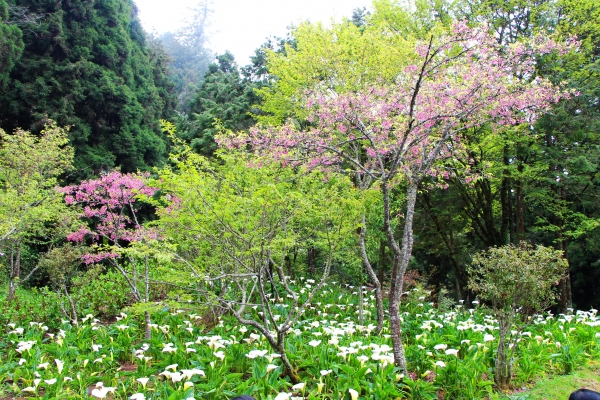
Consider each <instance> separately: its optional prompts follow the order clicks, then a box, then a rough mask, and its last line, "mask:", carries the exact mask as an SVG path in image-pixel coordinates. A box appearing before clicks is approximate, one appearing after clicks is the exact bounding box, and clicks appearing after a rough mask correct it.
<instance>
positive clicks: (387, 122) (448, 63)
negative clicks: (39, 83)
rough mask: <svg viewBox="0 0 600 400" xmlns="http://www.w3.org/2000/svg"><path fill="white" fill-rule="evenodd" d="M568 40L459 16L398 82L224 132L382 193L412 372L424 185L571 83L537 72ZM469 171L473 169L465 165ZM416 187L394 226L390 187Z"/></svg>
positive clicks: (402, 362)
mask: <svg viewBox="0 0 600 400" xmlns="http://www.w3.org/2000/svg"><path fill="white" fill-rule="evenodd" d="M567 47H568V46H564V45H559V44H557V43H555V42H553V41H552V40H549V39H547V38H542V37H534V38H532V39H531V40H530V41H529V42H523V43H514V44H511V45H510V46H505V47H501V46H500V45H499V44H498V43H497V41H496V40H495V39H494V38H493V37H492V36H491V35H489V34H488V33H487V32H486V31H485V30H483V29H472V28H469V27H467V25H466V24H464V23H457V24H456V25H455V26H454V29H453V32H452V34H450V35H448V36H445V37H440V38H431V40H429V41H428V42H423V43H418V44H417V45H416V47H415V53H414V59H413V61H414V62H412V63H410V64H409V65H407V67H405V68H404V70H403V73H402V74H400V75H399V76H398V77H397V79H396V83H395V84H394V85H391V86H386V87H372V88H368V89H365V90H363V91H361V92H359V93H334V92H331V91H329V92H322V91H319V89H318V88H316V89H315V90H313V91H312V92H310V93H307V95H306V106H307V107H308V109H309V121H310V122H311V124H312V125H311V126H310V127H309V128H308V129H304V130H299V129H297V128H296V126H294V125H293V124H292V123H290V124H287V125H285V126H281V127H266V128H265V127H257V128H254V129H251V130H250V131H249V132H248V133H245V134H243V135H239V134H238V135H232V134H230V135H227V136H222V137H220V138H219V139H218V141H219V143H220V145H222V146H226V147H246V146H250V147H251V148H253V149H254V150H256V151H259V152H263V153H265V154H267V155H270V156H271V157H274V158H276V159H279V160H281V161H282V162H285V163H292V164H305V165H309V166H312V167H315V168H317V167H318V168H328V169H336V168H337V169H340V170H345V171H348V170H350V171H352V173H353V174H354V177H355V182H356V184H357V186H359V187H360V188H362V189H366V188H369V187H372V186H373V185H377V187H378V188H379V190H380V192H381V196H382V200H383V208H382V210H381V212H382V217H383V221H384V230H385V233H386V236H387V238H388V242H389V246H390V248H391V249H392V251H393V255H394V257H393V265H392V277H391V287H390V292H389V315H390V332H391V335H392V342H393V348H394V357H395V363H396V365H398V366H399V367H400V368H401V369H403V370H404V371H405V372H406V359H405V356H404V349H403V346H402V337H401V327H400V322H401V321H400V316H399V311H398V310H399V305H400V296H401V293H402V285H403V278H404V274H405V272H406V268H407V266H408V263H409V260H410V256H411V253H412V247H413V229H412V224H413V215H414V208H415V202H416V198H417V186H418V184H419V183H420V182H421V181H422V180H423V179H424V178H426V177H428V176H433V177H443V176H445V175H446V174H449V173H450V172H449V171H450V170H451V169H447V168H444V165H446V166H447V165H449V164H452V158H453V156H455V155H456V154H457V152H464V150H465V149H464V148H463V146H462V144H461V135H462V134H463V133H464V132H465V131H467V130H469V129H472V128H474V127H479V126H484V125H487V126H492V127H499V126H503V125H504V126H507V125H508V126H512V125H516V124H531V123H533V122H534V121H535V120H536V118H537V117H538V116H539V115H540V114H541V113H543V112H544V111H545V110H547V109H548V107H550V105H551V104H552V103H554V102H556V101H558V100H559V99H560V98H561V97H565V96H568V95H569V94H568V93H566V92H565V91H561V90H560V89H558V88H556V87H554V86H553V85H552V84H551V83H550V82H548V81H546V80H544V79H540V78H539V77H537V76H536V74H535V68H536V57H539V56H541V55H544V54H547V53H550V52H554V51H558V52H565V51H567ZM462 172H463V173H466V174H467V176H468V172H469V171H462ZM399 183H403V184H404V185H405V187H406V211H405V212H404V215H403V216H397V217H399V218H403V224H404V228H403V233H402V237H401V238H397V237H396V236H395V234H394V230H393V229H392V219H393V218H396V216H394V215H392V211H391V208H390V195H391V190H392V188H393V187H394V186H396V185H398V184H399Z"/></svg>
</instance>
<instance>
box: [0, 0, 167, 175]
mask: <svg viewBox="0 0 600 400" xmlns="http://www.w3.org/2000/svg"><path fill="white" fill-rule="evenodd" d="M16 6H17V7H21V8H23V7H25V8H26V9H27V10H28V11H29V12H32V13H38V14H43V15H44V18H43V19H42V20H41V21H40V23H39V25H36V24H29V25H27V29H23V32H24V35H23V41H24V44H25V47H24V51H23V53H22V55H21V57H20V58H19V60H18V61H17V63H16V65H15V67H14V68H13V69H12V71H11V73H10V76H9V78H8V82H7V83H6V85H5V89H4V90H2V91H1V92H0V108H1V109H2V110H3V111H2V114H1V115H0V127H2V128H4V129H5V130H12V129H14V128H15V127H16V126H22V127H31V129H32V131H33V132H37V131H39V130H40V129H41V127H43V122H44V121H45V120H46V118H47V116H48V117H50V118H52V119H54V120H56V121H57V123H58V124H59V125H71V126H72V129H71V130H70V138H71V143H72V145H73V147H74V148H75V153H76V157H75V165H76V167H77V169H79V170H80V174H79V175H80V176H82V175H86V174H90V173H94V172H98V171H100V170H106V169H110V168H112V167H113V166H115V165H119V166H121V168H122V169H123V170H124V171H132V170H136V169H138V168H140V169H146V168H148V167H149V166H151V165H155V164H157V163H160V162H161V161H162V160H164V157H165V152H166V145H165V140H164V137H163V135H162V132H161V131H160V127H159V125H158V120H159V119H160V118H161V117H164V116H166V115H167V114H168V113H169V110H171V109H172V108H173V98H172V97H171V95H170V87H169V84H168V83H167V81H165V80H164V79H162V77H163V76H164V74H165V68H166V66H165V65H164V64H162V63H161V62H159V61H160V58H155V57H154V54H155V53H154V50H153V49H152V48H151V47H149V46H148V43H147V42H146V38H145V34H144V32H143V30H142V27H141V25H140V23H139V20H138V19H137V17H136V13H137V10H136V8H135V5H134V3H133V2H132V1H131V0H107V1H97V0H94V1H85V0H74V1H70V2H51V1H47V0H18V1H16Z"/></svg>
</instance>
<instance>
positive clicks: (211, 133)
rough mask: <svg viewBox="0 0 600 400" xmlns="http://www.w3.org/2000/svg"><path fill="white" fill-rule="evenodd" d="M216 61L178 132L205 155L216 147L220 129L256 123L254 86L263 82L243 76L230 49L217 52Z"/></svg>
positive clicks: (244, 126)
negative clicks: (219, 53)
mask: <svg viewBox="0 0 600 400" xmlns="http://www.w3.org/2000/svg"><path fill="white" fill-rule="evenodd" d="M216 61H217V62H216V63H213V64H211V65H210V67H209V68H208V72H207V73H206V75H205V77H204V81H203V82H202V84H201V85H200V88H199V89H198V91H197V93H196V97H195V98H194V100H193V102H192V103H191V105H190V115H189V116H188V117H187V118H186V119H185V120H184V121H181V122H183V123H181V122H180V127H179V130H180V132H179V136H180V137H181V138H183V139H185V140H187V141H189V142H190V144H191V146H192V148H193V149H194V150H195V151H196V152H198V153H200V154H203V155H212V154H213V153H214V151H215V150H216V148H217V145H216V143H215V140H214V137H215V135H216V134H217V132H218V131H219V129H228V130H233V131H242V130H246V129H248V128H249V127H251V126H252V125H254V119H253V118H252V116H251V114H252V112H253V111H254V112H257V110H256V109H255V107H254V104H255V103H257V102H258V101H259V99H258V97H257V95H256V94H255V92H254V88H256V87H258V86H260V85H261V84H260V82H253V81H252V80H250V79H248V78H243V77H242V76H241V75H240V72H239V69H238V66H237V64H236V62H235V59H234V57H233V55H232V54H231V53H229V52H226V53H225V54H222V55H220V56H218V57H217V60H216Z"/></svg>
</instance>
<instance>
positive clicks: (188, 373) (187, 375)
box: [181, 368, 206, 379]
mask: <svg viewBox="0 0 600 400" xmlns="http://www.w3.org/2000/svg"><path fill="white" fill-rule="evenodd" d="M181 375H182V376H183V377H184V378H186V379H192V377H193V376H194V375H200V376H206V374H205V373H204V371H202V370H201V369H198V368H192V369H182V370H181Z"/></svg>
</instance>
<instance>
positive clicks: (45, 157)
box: [0, 122, 73, 297]
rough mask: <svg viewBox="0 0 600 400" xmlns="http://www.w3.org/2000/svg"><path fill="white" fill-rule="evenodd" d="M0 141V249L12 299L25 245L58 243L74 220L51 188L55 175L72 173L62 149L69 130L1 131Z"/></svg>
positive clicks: (67, 152) (68, 157) (66, 152)
mask: <svg viewBox="0 0 600 400" xmlns="http://www.w3.org/2000/svg"><path fill="white" fill-rule="evenodd" d="M0 138H1V139H2V142H1V144H0V181H1V182H2V190H0V246H2V248H3V251H4V253H5V260H6V264H8V266H9V269H10V272H9V284H10V287H11V291H10V292H9V297H10V296H11V295H12V294H13V293H14V290H15V289H16V286H18V284H19V283H20V279H21V278H23V277H21V254H22V253H25V248H24V246H25V245H30V246H33V245H42V246H44V245H45V246H47V245H49V244H50V243H54V242H56V241H58V240H61V239H62V238H63V237H64V234H65V232H66V230H68V229H69V228H70V225H71V224H72V222H73V219H72V217H73V214H72V213H71V212H70V210H68V209H67V208H66V205H65V204H64V202H63V200H62V195H61V194H60V193H59V192H58V191H57V190H56V189H55V186H56V185H57V183H58V177H59V176H60V175H62V174H63V173H64V172H66V171H68V170H70V169H71V164H72V161H73V149H72V148H71V147H70V146H67V145H66V144H67V142H68V138H67V130H65V129H63V128H59V127H57V126H56V124H55V123H53V122H50V123H48V124H47V125H46V127H45V129H44V130H42V132H41V134H40V136H39V137H36V136H34V135H32V134H31V133H29V132H27V131H24V130H22V129H17V130H16V131H15V132H14V134H12V135H11V134H7V133H5V132H4V131H2V130H1V129H0ZM30 276H31V274H29V275H27V277H25V278H23V279H26V278H28V277H30Z"/></svg>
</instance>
